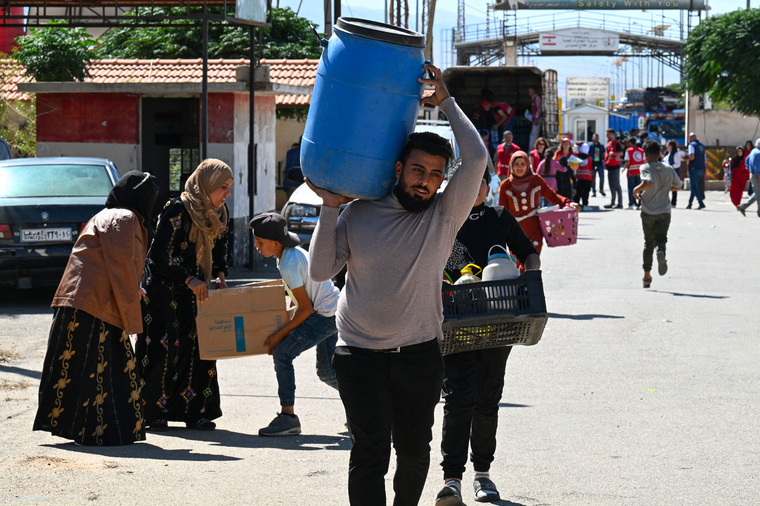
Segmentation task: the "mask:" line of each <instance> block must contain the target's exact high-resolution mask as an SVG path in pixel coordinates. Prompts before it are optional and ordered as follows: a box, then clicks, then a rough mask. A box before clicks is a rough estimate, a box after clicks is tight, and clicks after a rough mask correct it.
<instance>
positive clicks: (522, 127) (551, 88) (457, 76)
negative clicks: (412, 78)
mask: <svg viewBox="0 0 760 506" xmlns="http://www.w3.org/2000/svg"><path fill="white" fill-rule="evenodd" d="M443 79H444V81H445V82H446V86H447V87H448V89H449V93H451V96H453V97H454V98H455V99H456V101H457V103H458V104H459V107H461V108H462V110H463V111H464V112H465V113H466V114H467V115H469V116H470V117H471V116H472V114H473V112H474V111H475V108H476V106H477V105H478V103H479V101H480V97H481V91H482V90H483V89H484V88H485V89H488V90H490V91H491V92H492V93H493V94H494V101H495V102H505V103H507V104H509V105H511V106H512V107H514V108H515V111H516V112H515V121H514V123H513V125H512V127H511V130H512V132H513V133H514V140H513V142H514V143H515V144H517V145H518V146H520V147H521V148H522V149H524V150H525V151H526V152H527V151H530V150H532V149H533V146H528V142H529V139H530V129H531V121H530V120H528V119H527V118H525V113H526V111H527V112H528V113H529V112H530V108H531V98H530V95H529V94H528V87H529V86H534V87H535V88H536V90H538V94H539V95H541V98H542V100H543V109H544V111H543V121H542V124H541V136H543V137H546V138H547V139H549V140H556V138H557V135H558V133H559V104H558V100H557V99H558V97H557V71H556V70H541V69H539V68H536V67H516V66H499V67H496V66H494V67H465V66H458V67H449V68H447V69H446V70H444V71H443ZM498 141H499V142H501V139H498Z"/></svg>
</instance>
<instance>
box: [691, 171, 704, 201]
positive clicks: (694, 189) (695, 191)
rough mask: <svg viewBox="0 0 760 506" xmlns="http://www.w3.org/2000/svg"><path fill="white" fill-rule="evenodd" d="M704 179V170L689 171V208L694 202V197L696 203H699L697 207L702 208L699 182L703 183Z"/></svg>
mask: <svg viewBox="0 0 760 506" xmlns="http://www.w3.org/2000/svg"><path fill="white" fill-rule="evenodd" d="M704 179H705V170H703V169H689V190H690V191H691V194H690V195H689V205H690V206H691V203H692V202H694V197H696V198H697V202H699V205H700V206H702V205H704V203H703V202H702V192H700V191H699V181H700V180H702V181H704Z"/></svg>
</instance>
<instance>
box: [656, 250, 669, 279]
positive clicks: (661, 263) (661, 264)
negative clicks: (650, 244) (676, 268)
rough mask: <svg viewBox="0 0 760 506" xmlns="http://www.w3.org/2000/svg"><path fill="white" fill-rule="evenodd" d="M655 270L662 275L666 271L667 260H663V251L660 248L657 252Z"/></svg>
mask: <svg viewBox="0 0 760 506" xmlns="http://www.w3.org/2000/svg"><path fill="white" fill-rule="evenodd" d="M657 272H658V273H659V274H660V276H664V275H665V273H666V272H668V261H667V260H665V252H664V251H662V250H659V251H658V252H657Z"/></svg>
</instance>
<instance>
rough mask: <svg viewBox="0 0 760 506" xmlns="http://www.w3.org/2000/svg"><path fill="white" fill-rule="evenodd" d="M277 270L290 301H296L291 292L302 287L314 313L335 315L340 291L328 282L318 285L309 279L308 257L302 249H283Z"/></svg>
mask: <svg viewBox="0 0 760 506" xmlns="http://www.w3.org/2000/svg"><path fill="white" fill-rule="evenodd" d="M277 268H278V269H280V276H282V282H283V283H285V288H286V289H287V291H288V293H289V294H290V298H291V299H293V300H294V301H295V300H296V298H295V297H294V296H293V292H292V290H293V289H294V288H299V287H301V286H303V287H304V288H305V289H306V294H307V295H308V296H309V300H310V301H311V305H312V307H313V308H314V312H315V313H317V314H319V315H322V316H326V317H328V318H329V317H330V316H334V315H335V311H336V310H337V308H338V297H340V291H339V290H338V288H337V287H336V286H335V285H334V284H333V282H332V281H330V280H328V281H323V282H321V283H320V282H316V281H314V280H313V279H311V278H310V277H309V257H308V253H306V251H305V250H304V249H303V248H301V247H300V246H296V247H295V248H285V249H284V250H283V251H282V259H281V260H278V262H277Z"/></svg>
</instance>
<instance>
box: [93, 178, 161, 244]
mask: <svg viewBox="0 0 760 506" xmlns="http://www.w3.org/2000/svg"><path fill="white" fill-rule="evenodd" d="M156 197H158V183H157V182H156V176H154V175H152V174H149V173H147V172H140V171H139V170H132V171H130V172H127V173H126V174H124V175H123V176H122V177H121V179H119V180H118V181H117V182H116V184H115V185H114V187H113V189H112V190H111V193H109V194H108V198H107V199H106V207H107V208H109V209H113V208H120V209H129V210H130V211H132V212H134V213H137V214H139V215H140V217H141V218H142V221H143V225H145V228H147V229H148V232H150V231H151V226H150V223H151V220H152V219H153V206H154V205H155V203H156Z"/></svg>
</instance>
